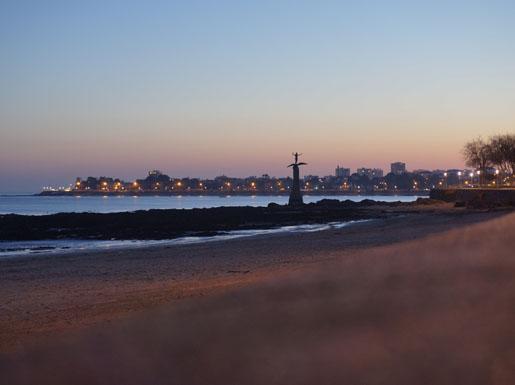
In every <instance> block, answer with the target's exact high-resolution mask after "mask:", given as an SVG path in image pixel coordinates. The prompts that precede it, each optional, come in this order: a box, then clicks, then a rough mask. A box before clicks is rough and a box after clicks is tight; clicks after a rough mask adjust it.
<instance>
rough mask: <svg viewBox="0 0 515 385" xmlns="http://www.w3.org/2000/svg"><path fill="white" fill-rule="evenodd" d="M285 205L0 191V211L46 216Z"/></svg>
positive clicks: (389, 198) (264, 199)
mask: <svg viewBox="0 0 515 385" xmlns="http://www.w3.org/2000/svg"><path fill="white" fill-rule="evenodd" d="M303 198H304V202H305V203H311V202H317V201H319V200H322V199H339V200H346V199H349V200H351V201H355V202H359V201H362V200H364V199H372V200H377V201H385V202H395V201H401V202H411V201H415V200H416V199H417V198H419V196H416V195H304V196H303ZM272 202H273V203H277V204H281V205H283V204H287V203H288V197H287V196H285V195H277V196H276V195H265V196H263V195H251V196H241V195H225V196H214V195H198V196H192V195H174V196H38V195H30V194H0V214H22V215H46V214H56V213H72V212H73V213H79V212H90V213H115V212H130V211H136V210H150V209H193V208H209V207H221V206H252V207H259V206H267V205H268V204H269V203H272Z"/></svg>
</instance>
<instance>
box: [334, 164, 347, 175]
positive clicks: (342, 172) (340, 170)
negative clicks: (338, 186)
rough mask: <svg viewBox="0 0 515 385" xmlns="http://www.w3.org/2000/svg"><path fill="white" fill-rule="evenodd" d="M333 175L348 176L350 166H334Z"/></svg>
mask: <svg viewBox="0 0 515 385" xmlns="http://www.w3.org/2000/svg"><path fill="white" fill-rule="evenodd" d="M334 175H335V176H336V177H337V178H348V177H349V176H350V168H345V167H340V166H339V165H338V166H336V170H335V171H334Z"/></svg>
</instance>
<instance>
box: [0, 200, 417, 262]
mask: <svg viewBox="0 0 515 385" xmlns="http://www.w3.org/2000/svg"><path fill="white" fill-rule="evenodd" d="M417 198H419V197H418V196H412V195H410V196H405V195H387V196H386V195H385V196H378V195H373V196H372V195H337V196H335V195H328V196H324V195H304V202H305V203H311V202H317V201H319V200H321V199H339V200H346V199H349V200H352V201H356V202H359V201H362V200H364V199H372V200H378V201H386V202H395V201H401V202H411V201H414V200H416V199H417ZM272 202H274V203H277V204H286V203H288V197H287V196H259V195H255V196H231V195H226V196H211V195H205V196H189V195H188V196H180V195H178V196H138V197H136V196H53V197H49V196H36V195H28V194H10V195H8V194H0V215H1V214H22V215H45V214H55V213H62V212H91V213H113V212H131V211H136V210H149V209H191V208H209V207H220V206H253V207H259V206H267V205H268V204H269V203H272ZM358 222H363V221H348V222H331V223H325V224H306V225H297V226H281V227H277V228H272V229H255V230H234V231H226V232H221V233H219V234H216V235H213V236H203V237H194V236H187V237H180V238H175V239H169V240H166V239H165V240H117V239H113V240H101V241H99V240H78V239H60V240H38V241H0V258H13V257H16V258H18V257H23V256H38V255H46V254H59V255H65V254H68V253H73V252H78V251H102V250H116V249H126V248H131V249H134V248H141V247H152V246H162V245H187V244H194V243H204V242H217V241H224V240H229V239H236V238H244V237H251V236H259V235H267V234H279V233H294V232H316V231H322V230H328V229H337V228H342V227H345V226H350V225H353V224H355V223H358Z"/></svg>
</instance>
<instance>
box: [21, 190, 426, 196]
mask: <svg viewBox="0 0 515 385" xmlns="http://www.w3.org/2000/svg"><path fill="white" fill-rule="evenodd" d="M429 193H430V192H429V191H379V192H378V191H367V192H353V191H339V190H338V191H331V190H327V191H326V190H318V191H315V190H314V191H302V195H303V196H324V195H327V196H397V195H399V196H424V197H428V196H429ZM30 195H31V196H46V197H52V196H55V197H60V196H71V197H73V196H181V195H184V196H219V197H225V196H286V197H287V196H289V195H290V192H289V191H284V192H280V191H275V192H266V191H261V192H257V191H204V190H203V191H187V190H185V191H139V192H138V191H126V192H122V191H82V190H74V191H41V192H39V193H34V194H30Z"/></svg>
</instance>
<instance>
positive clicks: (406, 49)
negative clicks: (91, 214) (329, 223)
mask: <svg viewBox="0 0 515 385" xmlns="http://www.w3.org/2000/svg"><path fill="white" fill-rule="evenodd" d="M514 131H515V2H513V1H495V0H493V1H473V0H471V1H438V0H436V1H416V0H411V1H366V0H364V1H323V0H320V1H281V0H273V1H267V0H260V1H255V2H250V1H223V0H218V1H195V0H192V1H190V0H188V1H130V0H124V1H106V0H104V1H74V0H69V1H51V0H49V1H25V0H15V1H11V0H2V1H1V2H0V191H37V190H39V189H41V187H42V186H48V185H53V186H61V185H67V184H69V183H71V182H73V180H74V178H75V177H76V176H82V177H85V176H88V175H94V176H100V175H107V176H116V177H123V178H125V179H126V180H132V179H134V178H136V177H142V176H144V175H146V173H147V171H148V170H151V169H160V170H162V171H163V172H166V173H167V174H169V175H171V176H176V177H182V176H195V177H214V176H216V175H221V174H225V175H229V176H246V175H261V174H264V173H268V174H270V175H276V176H284V175H287V174H288V173H289V172H290V170H289V169H287V168H286V165H287V164H289V163H291V153H292V152H293V151H299V152H302V153H303V154H304V155H303V157H302V158H303V161H305V162H307V163H308V166H306V167H305V168H304V169H303V172H304V173H307V174H316V175H328V174H331V173H333V172H334V168H335V166H336V165H337V164H339V165H341V166H346V167H350V168H352V169H355V168H357V167H361V166H366V167H381V168H384V169H385V170H388V169H389V164H390V163H391V162H393V161H404V162H406V163H407V167H408V169H411V170H412V169H417V168H426V169H437V168H438V169H444V168H456V167H462V166H463V160H462V156H461V154H460V150H461V148H462V146H463V144H464V143H465V142H466V141H467V140H469V139H472V138H474V137H476V136H478V135H482V136H483V137H488V136H489V135H493V134H497V133H507V132H512V133H513V132H514Z"/></svg>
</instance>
